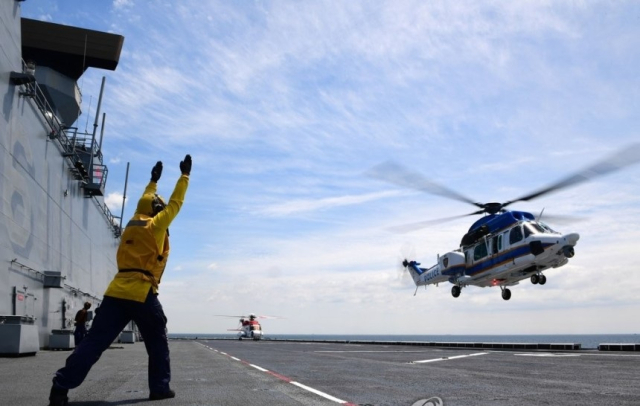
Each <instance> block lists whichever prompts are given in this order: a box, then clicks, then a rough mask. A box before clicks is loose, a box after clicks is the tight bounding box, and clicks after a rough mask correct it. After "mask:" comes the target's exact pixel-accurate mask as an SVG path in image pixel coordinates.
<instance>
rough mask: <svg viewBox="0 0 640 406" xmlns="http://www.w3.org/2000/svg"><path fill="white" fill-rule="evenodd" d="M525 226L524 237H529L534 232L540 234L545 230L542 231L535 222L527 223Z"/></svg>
mask: <svg viewBox="0 0 640 406" xmlns="http://www.w3.org/2000/svg"><path fill="white" fill-rule="evenodd" d="M523 228H524V238H527V237H529V236H530V235H532V234H538V233H541V232H543V231H540V230H539V228H538V227H537V225H536V224H533V223H525V224H524V227H523Z"/></svg>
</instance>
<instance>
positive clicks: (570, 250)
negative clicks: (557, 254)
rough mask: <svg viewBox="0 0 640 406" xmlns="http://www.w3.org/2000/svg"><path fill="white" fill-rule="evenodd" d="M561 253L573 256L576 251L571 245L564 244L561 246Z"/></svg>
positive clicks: (569, 256) (568, 256)
mask: <svg viewBox="0 0 640 406" xmlns="http://www.w3.org/2000/svg"><path fill="white" fill-rule="evenodd" d="M562 254H563V255H564V256H565V257H567V258H573V256H574V255H576V251H575V250H574V249H573V247H572V246H571V245H565V246H564V247H562Z"/></svg>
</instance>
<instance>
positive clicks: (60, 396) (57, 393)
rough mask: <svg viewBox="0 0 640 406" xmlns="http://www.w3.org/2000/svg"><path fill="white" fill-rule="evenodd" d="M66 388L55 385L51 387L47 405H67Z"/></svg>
mask: <svg viewBox="0 0 640 406" xmlns="http://www.w3.org/2000/svg"><path fill="white" fill-rule="evenodd" d="M68 392H69V390H68V389H62V388H59V387H57V386H55V385H53V386H52V387H51V393H49V406H67V405H68V404H69V398H68V397H67V393H68Z"/></svg>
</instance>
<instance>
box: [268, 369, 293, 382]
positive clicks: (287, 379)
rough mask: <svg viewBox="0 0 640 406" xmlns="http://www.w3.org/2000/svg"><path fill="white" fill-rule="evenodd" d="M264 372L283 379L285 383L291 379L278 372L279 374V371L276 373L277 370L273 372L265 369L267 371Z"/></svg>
mask: <svg viewBox="0 0 640 406" xmlns="http://www.w3.org/2000/svg"><path fill="white" fill-rule="evenodd" d="M266 373H268V374H269V375H273V376H275V377H276V378H278V379H282V380H283V381H285V382H287V383H291V379H289V378H287V377H286V376H284V375H280V374H279V373H277V372H273V371H269V370H267V371H266Z"/></svg>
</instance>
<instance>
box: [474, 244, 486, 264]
mask: <svg viewBox="0 0 640 406" xmlns="http://www.w3.org/2000/svg"><path fill="white" fill-rule="evenodd" d="M486 256H487V243H486V242H484V241H482V242H481V243H480V244H478V245H476V247H475V248H474V249H473V260H474V261H477V260H479V259H482V258H484V257H486Z"/></svg>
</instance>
